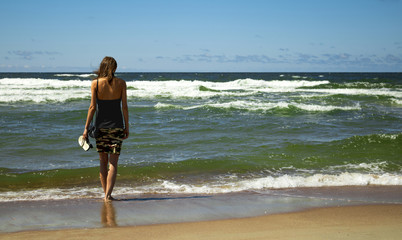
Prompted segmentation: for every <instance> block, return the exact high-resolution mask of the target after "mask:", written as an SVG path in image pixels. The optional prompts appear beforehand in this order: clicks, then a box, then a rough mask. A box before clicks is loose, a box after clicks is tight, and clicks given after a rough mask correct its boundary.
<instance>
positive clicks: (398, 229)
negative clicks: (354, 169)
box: [0, 204, 402, 240]
mask: <svg viewBox="0 0 402 240" xmlns="http://www.w3.org/2000/svg"><path fill="white" fill-rule="evenodd" d="M102 238H108V239H119V240H120V239H166V240H169V239H187V240H192V239H219V240H222V239H264V240H266V239H309V240H312V239H354V240H356V239H364V240H368V239H376V240H378V239H398V240H400V239H402V205H401V204H394V205H366V206H343V207H330V208H317V209H311V210H307V211H303V212H293V213H285V214H274V215H267V216H262V217H253V218H242V219H230V220H219V221H206V222H192V223H175V224H161V225H148V226H132V227H110V228H98V229H67V230H55V231H25V232H17V233H3V234H0V239H102Z"/></svg>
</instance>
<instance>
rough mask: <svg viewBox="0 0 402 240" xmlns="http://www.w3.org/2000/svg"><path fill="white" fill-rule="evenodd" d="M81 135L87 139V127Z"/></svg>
mask: <svg viewBox="0 0 402 240" xmlns="http://www.w3.org/2000/svg"><path fill="white" fill-rule="evenodd" d="M82 137H83V138H84V139H85V140H87V139H88V129H85V130H84V132H83V133H82Z"/></svg>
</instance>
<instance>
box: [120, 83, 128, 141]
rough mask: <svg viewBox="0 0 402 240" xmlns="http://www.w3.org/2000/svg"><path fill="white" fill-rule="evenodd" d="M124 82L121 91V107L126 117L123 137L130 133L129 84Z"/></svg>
mask: <svg viewBox="0 0 402 240" xmlns="http://www.w3.org/2000/svg"><path fill="white" fill-rule="evenodd" d="M122 82H123V87H122V93H121V107H122V110H123V117H124V127H125V128H124V135H125V136H124V137H123V139H126V138H128V136H129V135H130V124H129V121H128V104H127V84H126V82H125V81H124V80H122Z"/></svg>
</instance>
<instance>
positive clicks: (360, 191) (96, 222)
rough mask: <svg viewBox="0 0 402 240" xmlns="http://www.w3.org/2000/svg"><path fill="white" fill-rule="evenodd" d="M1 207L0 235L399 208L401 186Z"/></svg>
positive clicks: (5, 204)
mask: <svg viewBox="0 0 402 240" xmlns="http://www.w3.org/2000/svg"><path fill="white" fill-rule="evenodd" d="M115 197H116V198H118V199H121V201H112V202H109V203H104V202H103V201H102V200H101V198H99V199H94V198H92V199H65V200H41V201H20V202H2V204H0V233H12V232H21V231H37V230H39V231H40V230H46V231H47V230H59V229H92V228H102V227H109V226H113V227H127V226H147V225H158V224H172V223H186V222H204V221H217V220H225V219H244V218H250V217H258V216H269V215H275V214H281V213H292V212H302V211H305V210H309V209H316V208H317V209H318V208H326V207H340V206H361V205H392V206H398V205H401V204H402V186H349V187H321V188H293V189H279V190H273V189H270V190H266V191H262V192H239V193H228V194H210V195H201V194H180V195H178V194H176V195H175V194H174V195H171V194H147V195H120V196H117V195H116V196H115Z"/></svg>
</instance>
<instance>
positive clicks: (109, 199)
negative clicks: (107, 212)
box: [104, 196, 117, 202]
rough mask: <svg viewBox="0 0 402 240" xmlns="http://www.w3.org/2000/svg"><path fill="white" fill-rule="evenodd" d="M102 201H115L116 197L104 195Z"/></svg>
mask: <svg viewBox="0 0 402 240" xmlns="http://www.w3.org/2000/svg"><path fill="white" fill-rule="evenodd" d="M104 201H105V202H111V201H117V199H115V198H114V197H112V196H106V197H105V198H104Z"/></svg>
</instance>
